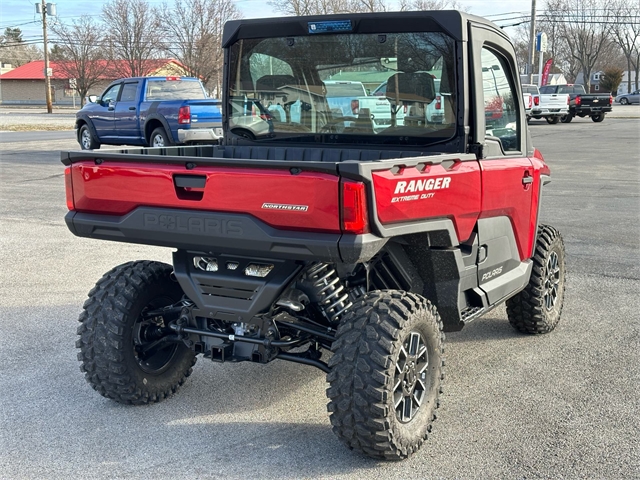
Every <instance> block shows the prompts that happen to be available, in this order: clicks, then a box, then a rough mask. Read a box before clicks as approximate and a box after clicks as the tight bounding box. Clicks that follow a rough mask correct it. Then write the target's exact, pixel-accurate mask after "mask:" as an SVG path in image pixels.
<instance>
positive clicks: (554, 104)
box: [540, 93, 569, 108]
mask: <svg viewBox="0 0 640 480" xmlns="http://www.w3.org/2000/svg"><path fill="white" fill-rule="evenodd" d="M540 97H541V98H540V106H541V107H543V108H563V107H566V106H567V105H569V103H568V102H567V99H568V98H569V96H568V95H567V94H564V93H552V94H546V95H540Z"/></svg>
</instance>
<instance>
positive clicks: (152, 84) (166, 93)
mask: <svg viewBox="0 0 640 480" xmlns="http://www.w3.org/2000/svg"><path fill="white" fill-rule="evenodd" d="M145 98H146V99H147V100H148V101H156V100H200V99H204V98H207V96H206V95H205V92H204V89H203V88H202V84H201V83H200V82H197V81H191V80H150V81H149V82H148V83H147V91H146V97H145Z"/></svg>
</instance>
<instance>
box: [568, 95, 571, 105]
mask: <svg viewBox="0 0 640 480" xmlns="http://www.w3.org/2000/svg"><path fill="white" fill-rule="evenodd" d="M570 103H571V97H567V105H569V104H570Z"/></svg>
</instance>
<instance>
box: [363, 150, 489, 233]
mask: <svg viewBox="0 0 640 480" xmlns="http://www.w3.org/2000/svg"><path fill="white" fill-rule="evenodd" d="M445 179H449V180H445ZM401 182H404V184H402V183H401ZM412 182H413V183H412ZM373 186H374V189H375V195H376V197H375V198H376V205H377V210H378V219H379V220H380V222H381V223H382V224H385V225H386V224H392V223H403V222H413V221H416V220H424V219H430V218H450V219H451V220H452V221H453V224H454V226H455V229H456V233H457V235H458V239H459V240H460V241H465V240H467V239H468V238H469V237H470V236H471V232H472V231H473V228H474V226H475V224H476V221H477V219H478V215H479V214H480V206H481V204H480V200H481V194H480V192H481V181H480V167H479V165H478V162H476V161H472V162H456V163H455V164H454V165H453V166H452V167H451V168H449V169H445V168H444V167H443V166H442V165H427V167H426V168H425V170H424V171H419V170H417V169H416V168H415V167H408V168H405V169H402V170H401V171H400V172H398V173H396V174H394V173H392V172H391V171H390V170H385V171H379V172H373ZM416 197H417V198H416Z"/></svg>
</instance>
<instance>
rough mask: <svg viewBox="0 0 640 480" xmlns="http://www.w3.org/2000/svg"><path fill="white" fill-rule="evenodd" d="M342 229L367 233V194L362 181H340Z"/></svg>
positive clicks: (346, 231)
mask: <svg viewBox="0 0 640 480" xmlns="http://www.w3.org/2000/svg"><path fill="white" fill-rule="evenodd" d="M341 203H342V231H343V232H344V233H355V234H362V233H369V218H368V212H367V194H366V190H365V186H364V183H361V182H349V181H345V180H343V181H342V202H341Z"/></svg>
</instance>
